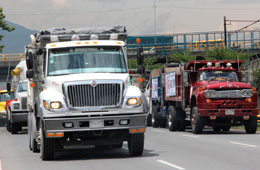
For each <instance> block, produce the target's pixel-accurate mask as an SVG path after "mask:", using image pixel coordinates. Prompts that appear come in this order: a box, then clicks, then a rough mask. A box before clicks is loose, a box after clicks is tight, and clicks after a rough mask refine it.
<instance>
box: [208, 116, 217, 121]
mask: <svg viewBox="0 0 260 170" xmlns="http://www.w3.org/2000/svg"><path fill="white" fill-rule="evenodd" d="M209 118H210V120H216V118H217V116H210V117H209Z"/></svg>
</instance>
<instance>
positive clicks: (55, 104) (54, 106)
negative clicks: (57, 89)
mask: <svg viewBox="0 0 260 170" xmlns="http://www.w3.org/2000/svg"><path fill="white" fill-rule="evenodd" d="M60 108H61V103H60V102H51V109H60Z"/></svg>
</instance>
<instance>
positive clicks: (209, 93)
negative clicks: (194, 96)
mask: <svg viewBox="0 0 260 170" xmlns="http://www.w3.org/2000/svg"><path fill="white" fill-rule="evenodd" d="M204 96H205V97H206V98H215V97H217V93H216V91H215V90H206V91H205V92H204Z"/></svg>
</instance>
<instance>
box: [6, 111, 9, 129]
mask: <svg viewBox="0 0 260 170" xmlns="http://www.w3.org/2000/svg"><path fill="white" fill-rule="evenodd" d="M6 130H7V131H8V132H10V120H9V114H8V112H7V113H6Z"/></svg>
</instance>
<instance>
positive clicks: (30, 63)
mask: <svg viewBox="0 0 260 170" xmlns="http://www.w3.org/2000/svg"><path fill="white" fill-rule="evenodd" d="M25 57H26V66H27V69H28V70H29V69H33V53H32V52H31V51H29V52H26V55H25Z"/></svg>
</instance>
